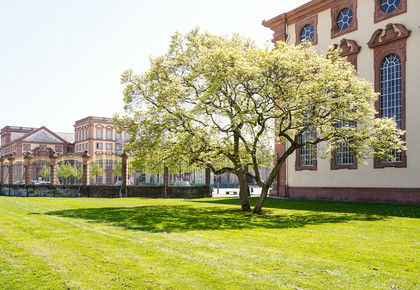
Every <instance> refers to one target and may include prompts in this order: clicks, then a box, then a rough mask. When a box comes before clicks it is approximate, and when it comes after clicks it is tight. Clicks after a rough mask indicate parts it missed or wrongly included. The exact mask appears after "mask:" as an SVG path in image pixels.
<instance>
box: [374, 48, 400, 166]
mask: <svg viewBox="0 0 420 290" xmlns="http://www.w3.org/2000/svg"><path fill="white" fill-rule="evenodd" d="M401 77H402V75H401V58H400V57H399V56H398V55H396V54H390V55H387V56H386V57H385V58H384V60H383V61H382V63H381V67H380V78H381V84H380V88H381V97H380V104H379V108H380V111H379V114H380V116H381V117H382V118H395V121H396V122H397V124H398V127H399V128H401V120H402V118H401V111H402V110H401V104H402V97H401V96H402V86H401V84H402V82H401V80H402V78H401ZM394 157H395V158H396V159H395V162H401V160H402V158H401V157H402V154H401V152H400V153H397V152H394ZM382 162H387V160H382Z"/></svg>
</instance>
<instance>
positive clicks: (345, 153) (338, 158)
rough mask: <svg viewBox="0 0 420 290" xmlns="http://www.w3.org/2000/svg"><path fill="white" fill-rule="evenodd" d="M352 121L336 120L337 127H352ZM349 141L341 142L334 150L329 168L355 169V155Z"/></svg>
mask: <svg viewBox="0 0 420 290" xmlns="http://www.w3.org/2000/svg"><path fill="white" fill-rule="evenodd" d="M353 126H354V123H353V122H351V121H338V122H337V127H338V128H344V127H353ZM349 142H351V140H350V141H347V142H341V143H340V144H339V146H338V148H337V149H336V150H335V152H334V155H333V160H332V162H331V167H330V168H331V169H332V170H334V169H357V160H356V156H355V154H354V152H353V150H352V148H351V143H349Z"/></svg>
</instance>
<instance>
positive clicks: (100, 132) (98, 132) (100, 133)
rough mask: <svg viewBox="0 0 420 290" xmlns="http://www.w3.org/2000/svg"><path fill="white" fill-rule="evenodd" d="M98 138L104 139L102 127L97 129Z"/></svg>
mask: <svg viewBox="0 0 420 290" xmlns="http://www.w3.org/2000/svg"><path fill="white" fill-rule="evenodd" d="M96 139H102V128H100V129H99V128H98V129H96Z"/></svg>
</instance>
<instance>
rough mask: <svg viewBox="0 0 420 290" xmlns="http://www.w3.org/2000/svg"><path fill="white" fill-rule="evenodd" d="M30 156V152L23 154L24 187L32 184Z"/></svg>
mask: <svg viewBox="0 0 420 290" xmlns="http://www.w3.org/2000/svg"><path fill="white" fill-rule="evenodd" d="M32 158H33V157H32V154H31V152H27V153H26V154H25V157H24V159H25V166H26V170H25V185H30V184H31V183H32Z"/></svg>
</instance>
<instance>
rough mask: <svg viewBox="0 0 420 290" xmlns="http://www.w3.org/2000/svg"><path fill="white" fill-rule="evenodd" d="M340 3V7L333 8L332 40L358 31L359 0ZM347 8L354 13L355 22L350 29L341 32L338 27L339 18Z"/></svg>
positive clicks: (353, 21)
mask: <svg viewBox="0 0 420 290" xmlns="http://www.w3.org/2000/svg"><path fill="white" fill-rule="evenodd" d="M340 2H341V3H340ZM340 2H339V4H338V5H336V6H333V7H331V39H333V38H336V37H338V36H341V35H343V34H347V33H349V32H352V31H355V30H357V0H349V1H345V2H342V1H340ZM345 8H350V9H351V10H352V11H353V20H352V22H351V23H350V26H349V27H347V28H346V29H343V30H340V29H339V28H338V25H337V18H338V16H339V15H340V12H341V11H342V10H343V9H345Z"/></svg>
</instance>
